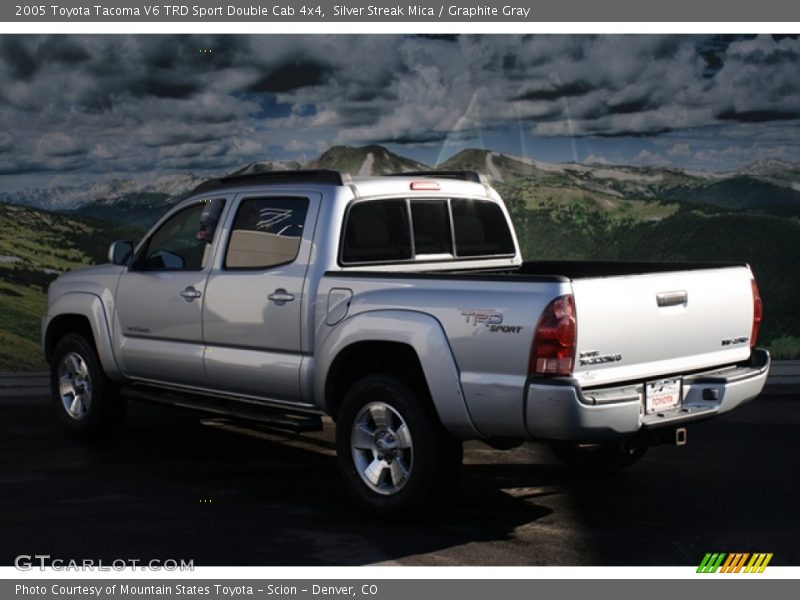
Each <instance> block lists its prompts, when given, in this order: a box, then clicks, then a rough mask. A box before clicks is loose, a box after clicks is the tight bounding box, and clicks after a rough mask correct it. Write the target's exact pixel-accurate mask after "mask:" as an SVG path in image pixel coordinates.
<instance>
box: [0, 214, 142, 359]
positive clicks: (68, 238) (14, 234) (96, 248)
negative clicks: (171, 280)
mask: <svg viewBox="0 0 800 600" xmlns="http://www.w3.org/2000/svg"><path fill="white" fill-rule="evenodd" d="M0 231H2V232H3V233H2V235H0V371H29V370H38V369H43V368H44V366H45V365H44V362H43V360H42V358H41V349H40V339H39V329H40V325H41V318H42V315H43V314H44V312H45V310H46V307H47V296H46V291H47V286H48V285H49V283H50V281H52V280H53V279H54V278H55V277H56V276H57V275H58V273H60V272H62V271H69V270H71V269H76V268H79V267H82V266H85V265H88V264H93V263H98V262H103V261H105V255H106V251H107V249H108V244H109V243H110V242H111V241H113V240H115V239H135V238H137V237H138V236H139V235H141V232H140V231H139V230H138V229H135V228H131V227H125V226H120V225H112V224H109V223H104V222H102V221H95V220H89V219H79V218H73V217H67V216H64V215H60V214H56V213H49V212H45V211H42V210H38V209H33V208H27V207H23V206H17V205H13V204H4V203H0Z"/></svg>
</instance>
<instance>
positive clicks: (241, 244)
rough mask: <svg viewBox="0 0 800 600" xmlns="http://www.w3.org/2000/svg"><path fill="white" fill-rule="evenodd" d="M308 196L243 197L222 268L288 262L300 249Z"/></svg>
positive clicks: (274, 264)
mask: <svg viewBox="0 0 800 600" xmlns="http://www.w3.org/2000/svg"><path fill="white" fill-rule="evenodd" d="M307 213H308V198H245V199H244V200H242V202H241V204H240V205H239V210H238V211H237V212H236V218H235V219H234V222H233V227H232V228H231V235H230V239H229V240H228V249H227V251H226V252H225V268H226V269H268V268H270V267H276V266H278V265H285V264H287V263H291V262H293V261H294V259H295V258H297V253H298V252H299V251H300V242H301V240H302V237H303V230H304V228H305V222H306V214H307Z"/></svg>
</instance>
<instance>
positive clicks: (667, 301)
mask: <svg viewBox="0 0 800 600" xmlns="http://www.w3.org/2000/svg"><path fill="white" fill-rule="evenodd" d="M688 301H689V294H688V293H687V292H686V290H680V291H677V292H659V293H658V294H656V302H657V303H658V305H659V306H677V305H678V304H686V303H687V302H688Z"/></svg>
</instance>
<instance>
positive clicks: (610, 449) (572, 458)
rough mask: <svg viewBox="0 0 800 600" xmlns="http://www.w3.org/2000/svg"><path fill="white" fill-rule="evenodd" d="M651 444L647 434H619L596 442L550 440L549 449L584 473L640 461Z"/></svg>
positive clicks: (603, 471) (618, 468) (602, 471)
mask: <svg viewBox="0 0 800 600" xmlns="http://www.w3.org/2000/svg"><path fill="white" fill-rule="evenodd" d="M648 448H649V444H648V442H647V440H646V439H645V438H644V437H636V438H620V439H615V440H609V441H607V442H602V443H596V444H580V443H578V442H550V450H551V451H552V452H553V454H555V456H556V458H558V459H559V460H560V461H561V462H562V463H564V464H565V465H566V466H567V467H569V468H570V469H571V470H573V471H575V472H578V473H581V474H584V475H593V474H597V475H607V474H610V473H616V472H617V471H621V470H622V469H625V468H627V467H630V466H631V465H632V464H634V463H635V462H637V461H638V460H639V459H640V458H642V456H644V454H645V452H647V449H648Z"/></svg>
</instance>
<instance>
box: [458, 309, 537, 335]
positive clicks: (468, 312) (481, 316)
mask: <svg viewBox="0 0 800 600" xmlns="http://www.w3.org/2000/svg"><path fill="white" fill-rule="evenodd" d="M460 311H461V314H462V315H463V316H464V318H465V320H466V322H467V323H472V326H473V327H477V326H478V325H479V324H480V325H483V326H484V327H486V328H487V329H488V330H489V331H491V332H494V333H519V332H520V331H522V326H521V325H503V315H502V314H500V313H499V312H495V311H493V310H486V309H479V308H462V309H460Z"/></svg>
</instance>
